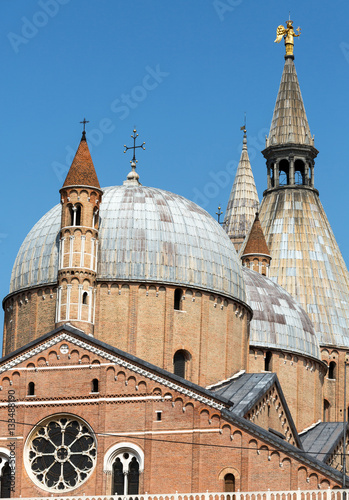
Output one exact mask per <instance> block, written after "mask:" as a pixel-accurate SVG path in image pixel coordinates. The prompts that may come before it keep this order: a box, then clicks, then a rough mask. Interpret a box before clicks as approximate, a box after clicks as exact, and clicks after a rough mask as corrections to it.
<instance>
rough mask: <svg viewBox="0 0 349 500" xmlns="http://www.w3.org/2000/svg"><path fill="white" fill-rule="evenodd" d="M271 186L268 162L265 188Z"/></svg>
mask: <svg viewBox="0 0 349 500" xmlns="http://www.w3.org/2000/svg"><path fill="white" fill-rule="evenodd" d="M270 188H271V178H270V163H269V162H268V165H267V189H270Z"/></svg>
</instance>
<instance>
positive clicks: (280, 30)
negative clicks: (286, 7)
mask: <svg viewBox="0 0 349 500" xmlns="http://www.w3.org/2000/svg"><path fill="white" fill-rule="evenodd" d="M292 25H293V21H286V28H284V27H283V25H282V24H280V26H278V27H277V28H276V39H275V40H274V42H276V43H280V42H281V40H282V38H284V39H285V47H286V55H287V56H293V45H294V42H293V39H294V38H295V37H298V36H299V35H300V34H301V29H300V28H297V29H296V31H297V32H298V34H296V33H295V32H294V29H293V26H292Z"/></svg>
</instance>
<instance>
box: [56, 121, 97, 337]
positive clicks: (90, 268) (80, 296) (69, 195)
mask: <svg viewBox="0 0 349 500" xmlns="http://www.w3.org/2000/svg"><path fill="white" fill-rule="evenodd" d="M84 121H85V120H84ZM60 194H61V203H62V219H61V232H60V247H59V267H58V293H57V306H56V326H61V325H63V324H64V323H68V322H69V323H71V324H73V325H74V326H76V327H77V328H81V329H83V330H84V331H85V332H86V333H89V334H93V329H94V316H95V294H96V273H97V263H98V234H99V207H100V204H101V201H102V190H101V188H100V185H99V181H98V178H97V174H96V171H95V168H94V165H93V162H92V158H91V154H90V151H89V148H88V145H87V142H86V133H85V131H84V132H83V133H82V139H81V141H80V144H79V147H78V149H77V152H76V155H75V157H74V160H73V162H72V164H71V167H70V169H69V172H68V175H67V178H66V179H65V182H64V184H63V187H62V188H61V190H60Z"/></svg>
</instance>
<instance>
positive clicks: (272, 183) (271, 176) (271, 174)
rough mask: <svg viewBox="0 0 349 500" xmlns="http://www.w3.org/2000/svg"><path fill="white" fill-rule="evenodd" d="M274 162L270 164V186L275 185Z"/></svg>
mask: <svg viewBox="0 0 349 500" xmlns="http://www.w3.org/2000/svg"><path fill="white" fill-rule="evenodd" d="M274 167H275V165H274V163H272V164H271V165H270V186H271V187H275V179H274Z"/></svg>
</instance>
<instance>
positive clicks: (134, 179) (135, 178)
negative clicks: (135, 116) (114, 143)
mask: <svg viewBox="0 0 349 500" xmlns="http://www.w3.org/2000/svg"><path fill="white" fill-rule="evenodd" d="M131 137H132V139H133V146H126V144H124V148H125V151H124V153H126V151H128V150H129V149H133V158H132V160H130V163H131V168H132V170H131V172H130V173H129V174H128V175H127V180H126V181H125V182H124V184H125V183H127V184H137V185H139V184H140V182H139V175H138V174H137V172H136V163H138V161H137V160H136V149H137V148H141V149H143V150H144V149H145V147H144V145H145V142H143V143H142V144H140V145H139V146H136V139H137V137H138V134H137V130H136V129H135V128H134V129H133V135H131Z"/></svg>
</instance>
